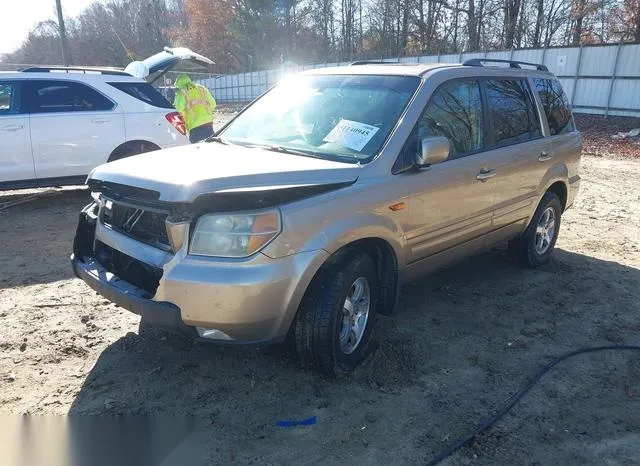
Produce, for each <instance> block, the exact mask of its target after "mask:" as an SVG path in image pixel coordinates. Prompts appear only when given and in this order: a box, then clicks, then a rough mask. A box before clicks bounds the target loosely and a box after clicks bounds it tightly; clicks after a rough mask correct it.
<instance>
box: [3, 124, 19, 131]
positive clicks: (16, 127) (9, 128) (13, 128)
mask: <svg viewBox="0 0 640 466" xmlns="http://www.w3.org/2000/svg"><path fill="white" fill-rule="evenodd" d="M22 128H24V125H7V126H3V127H2V128H0V129H2V131H19V130H21V129H22Z"/></svg>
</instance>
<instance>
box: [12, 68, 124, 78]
mask: <svg viewBox="0 0 640 466" xmlns="http://www.w3.org/2000/svg"><path fill="white" fill-rule="evenodd" d="M20 71H22V72H23V73H50V72H51V71H54V72H55V71H59V72H66V73H69V72H70V71H71V72H82V73H85V74H86V73H101V74H110V75H116V76H131V75H130V74H129V73H125V72H124V71H122V70H119V69H117V68H100V67H91V66H30V67H28V68H23V69H22V70H20Z"/></svg>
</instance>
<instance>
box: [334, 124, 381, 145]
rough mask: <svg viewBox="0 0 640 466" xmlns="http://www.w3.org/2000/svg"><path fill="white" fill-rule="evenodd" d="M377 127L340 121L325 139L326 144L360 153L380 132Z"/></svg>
mask: <svg viewBox="0 0 640 466" xmlns="http://www.w3.org/2000/svg"><path fill="white" fill-rule="evenodd" d="M378 129H379V128H377V127H376V126H371V125H367V124H365V123H359V122H357V121H351V120H340V121H339V122H338V124H337V125H336V126H335V128H333V129H332V130H331V131H330V132H329V134H327V135H326V136H325V138H324V139H323V141H324V142H335V143H336V144H340V145H341V146H343V147H346V148H348V149H352V150H357V151H358V152H360V151H361V150H362V149H363V148H364V146H366V145H367V143H368V142H369V141H370V140H371V138H372V137H373V135H374V134H376V133H377V132H378Z"/></svg>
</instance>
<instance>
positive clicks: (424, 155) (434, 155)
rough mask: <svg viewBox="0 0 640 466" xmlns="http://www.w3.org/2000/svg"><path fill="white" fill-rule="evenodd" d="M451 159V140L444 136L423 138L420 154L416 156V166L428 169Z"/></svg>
mask: <svg viewBox="0 0 640 466" xmlns="http://www.w3.org/2000/svg"><path fill="white" fill-rule="evenodd" d="M448 157H449V140H448V139H447V138H445V137H442V136H434V137H430V138H423V139H422V140H421V141H420V153H419V154H418V155H417V156H416V165H417V166H418V167H426V166H429V165H434V164H436V163H440V162H444V161H445V160H447V158H448Z"/></svg>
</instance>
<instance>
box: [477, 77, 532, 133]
mask: <svg viewBox="0 0 640 466" xmlns="http://www.w3.org/2000/svg"><path fill="white" fill-rule="evenodd" d="M486 90H487V107H488V109H489V115H490V120H491V125H492V129H491V131H492V133H493V134H492V135H493V144H494V145H496V146H506V145H509V144H517V143H519V142H524V141H528V140H531V139H536V138H539V137H540V136H542V131H541V130H540V120H539V119H538V117H537V114H536V111H535V107H534V104H533V99H532V96H531V93H530V92H529V86H528V84H527V81H525V80H521V79H492V80H488V81H486Z"/></svg>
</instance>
